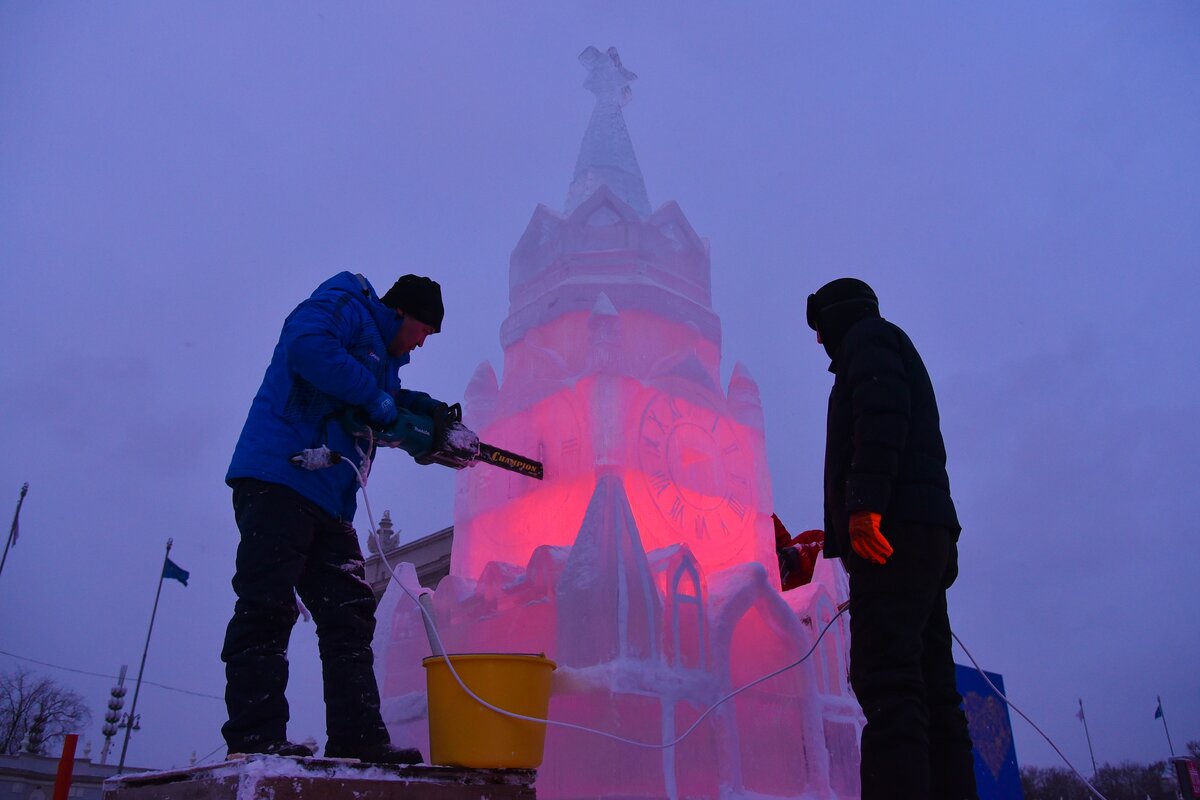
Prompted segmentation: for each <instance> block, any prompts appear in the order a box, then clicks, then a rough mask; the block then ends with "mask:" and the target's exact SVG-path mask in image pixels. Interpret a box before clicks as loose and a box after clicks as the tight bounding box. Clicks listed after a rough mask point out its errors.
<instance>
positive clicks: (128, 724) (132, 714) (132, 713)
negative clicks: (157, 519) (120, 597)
mask: <svg viewBox="0 0 1200 800" xmlns="http://www.w3.org/2000/svg"><path fill="white" fill-rule="evenodd" d="M173 542H174V540H173V539H167V552H166V553H164V554H163V563H162V568H161V569H159V571H158V590H157V591H155V593H154V610H153V611H151V612H150V627H149V629H147V631H146V646H145V647H144V648H142V665H141V666H140V667H138V676H137V683H135V684H134V686H133V702H132V703H130V704H129V717H128V718H127V719H126V721H125V741H124V742H123V743H122V744H121V761H120V763H118V764H117V774H118V775H120V774H121V773H122V772H123V771H124V769H125V751H126V750H128V749H129V734H130V733H131V732H132V731H133V726H134V723H135V722H136V721H137V713H136V712H137V701H138V692H140V691H141V689H142V673H143V672H144V671H145V670H146V654H147V653H148V652H150V634H151V633H153V632H154V618H155V617H156V616H157V615H158V598H159V597H160V596H161V595H162V585H163V576H164V575H165V574H166V571H167V557H168V556H170V555H171V544H172V543H173Z"/></svg>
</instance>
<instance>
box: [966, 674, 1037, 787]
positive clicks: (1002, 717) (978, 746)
mask: <svg viewBox="0 0 1200 800" xmlns="http://www.w3.org/2000/svg"><path fill="white" fill-rule="evenodd" d="M984 672H985V674H986V675H987V677H988V680H990V681H991V682H992V683H993V684H995V686H996V688H997V689H999V690H1000V691H1001V692H1004V679H1003V678H1002V677H1000V676H999V675H997V674H996V673H994V672H987V671H986V670H985V671H984ZM954 679H955V681H956V682H957V683H958V693H959V694H961V695H962V696H963V709H964V710H965V711H966V712H967V725H968V726H969V727H970V730H971V742H972V744H974V745H975V783H976V785H977V786H978V788H979V800H1025V794H1024V792H1022V791H1021V773H1020V770H1019V768H1018V767H1017V751H1016V748H1015V747H1014V745H1013V735H1012V721H1011V719H1010V718H1009V716H1008V704H1006V703H1005V702H1004V700H1002V699H1001V698H1000V696H999V695H997V694H996V692H994V691H993V690H992V688H991V687H990V686H988V685H987V681H985V680H984V679H983V676H981V675H980V674H979V672H978V671H977V670H976V669H975V668H974V667H964V666H963V665H962V664H955V665H954Z"/></svg>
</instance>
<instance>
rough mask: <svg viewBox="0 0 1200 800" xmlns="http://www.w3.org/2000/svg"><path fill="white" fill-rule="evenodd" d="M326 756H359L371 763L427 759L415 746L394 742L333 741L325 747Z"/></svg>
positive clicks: (414, 761)
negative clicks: (346, 743) (343, 743)
mask: <svg viewBox="0 0 1200 800" xmlns="http://www.w3.org/2000/svg"><path fill="white" fill-rule="evenodd" d="M325 757H326V758H357V759H358V760H359V761H364V762H367V763H369V764H395V765H402V764H420V763H421V762H422V761H424V760H425V757H424V756H422V755H421V751H420V750H418V749H417V748H415V747H396V746H395V745H393V744H388V743H386V742H385V743H382V744H369V745H357V746H352V747H339V746H338V745H337V744H336V743H331V744H329V745H326V747H325Z"/></svg>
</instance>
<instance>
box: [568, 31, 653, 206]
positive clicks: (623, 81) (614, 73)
mask: <svg viewBox="0 0 1200 800" xmlns="http://www.w3.org/2000/svg"><path fill="white" fill-rule="evenodd" d="M579 60H580V62H581V63H582V64H583V66H584V67H586V68H587V70H588V76H587V78H586V79H585V80H584V82H583V86H584V88H585V89H588V90H589V91H591V92H592V93H593V94H595V95H596V107H595V108H594V109H592V118H591V120H590V121H589V122H588V128H587V131H586V132H585V133H584V134H583V143H582V144H581V145H580V147H579V158H578V159H577V160H576V161H575V175H574V177H573V178H572V179H571V187H570V188H569V189H568V190H567V202H566V212H567V213H568V214H570V213H571V212H572V211H574V210H575V209H576V208H578V207H579V204H580V203H582V202H583V201H584V200H586V199H587V198H588V197H589V196H591V194H592V192H594V191H596V189H598V188H599V187H600V186H601V185H605V186H607V187H608V188H609V189H610V190H612V192H613V194H615V195H616V196H617V197H619V198H621V199H622V200H624V201H625V202H626V203H628V204H629V205H630V206H631V207H633V209H634V210H635V211H637V212H638V214H640V215H641V216H643V217H645V216H648V215H649V214H650V198H649V197H647V196H646V182H645V180H643V178H642V170H641V168H640V167H639V166H638V162H637V156H636V155H634V152H633V142H632V141H630V139H629V131H628V129H627V128H626V127H625V117H624V115H623V114H622V113H621V108H622V106H624V105H625V104H626V103H628V102H629V98H630V96H631V95H632V91H631V90H630V88H629V84H630V82H632V81H634V80H636V79H637V75H635V74H633V73H632V72H630V71H629V70H627V69H625V67H623V66H621V57H620V56H619V55H617V48H615V47H610V48H608V51H607V52H605V53H601V52H600V51H599V50H597V49H596V48H595V47H588V48H587V49H586V50H584V51H583V52H582V53H580V54H579Z"/></svg>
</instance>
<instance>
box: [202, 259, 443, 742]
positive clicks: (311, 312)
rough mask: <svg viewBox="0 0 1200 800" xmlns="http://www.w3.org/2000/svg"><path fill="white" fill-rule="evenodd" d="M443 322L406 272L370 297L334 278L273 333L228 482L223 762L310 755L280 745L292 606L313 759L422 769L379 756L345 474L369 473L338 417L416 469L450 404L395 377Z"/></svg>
mask: <svg viewBox="0 0 1200 800" xmlns="http://www.w3.org/2000/svg"><path fill="white" fill-rule="evenodd" d="M443 313H444V309H443V306H442V294H441V287H440V286H439V285H438V284H437V283H436V282H434V281H432V280H430V279H429V278H424V277H420V276H417V275H405V276H404V277H402V278H400V279H399V280H398V281H397V282H396V284H395V285H394V286H393V287H392V288H391V289H390V290H389V291H388V292H387V293H386V294H385V295H384V296H383V297H382V298H379V297H377V296H376V294H375V290H374V289H373V288H372V286H371V284H370V283H368V282H367V280H366V279H365V278H363V277H362V276H361V275H354V274H352V273H350V272H343V273H340V274H338V275H335V276H334V277H332V278H330V279H329V280H327V281H325V283H323V284H321V285H320V286H319V287H317V290H316V291H315V292H313V294H312V296H311V297H309V298H308V299H307V300H305V301H304V302H303V303H301V304H300V305H299V306H297V307H296V309H295V310H294V311H293V312H292V313H291V314H290V315H289V316H288V318H287V320H286V321H285V322H284V324H283V331H282V333H281V334H280V337H279V344H278V345H276V347H275V353H274V355H273V357H272V358H271V363H270V365H269V366H268V367H267V372H266V375H265V376H264V378H263V382H262V386H261V388H259V390H258V394H257V395H256V396H255V398H254V401H253V403H252V404H251V406H250V413H249V416H248V417H247V419H246V424H245V426H244V427H243V429H242V434H241V437H240V438H239V439H238V443H237V447H236V448H235V450H234V454H233V461H232V463H231V464H230V467H229V472H228V474H227V475H226V477H225V480H226V482H227V483H228V484H229V485H230V486H231V487H232V488H233V508H234V515H235V518H236V520H237V525H238V529H239V530H240V531H241V542H240V544H239V545H238V551H237V563H236V570H235V575H234V578H233V588H234V592H235V594H236V595H237V602H236V604H235V606H234V612H233V618H232V619H231V620H230V622H229V628H228V630H227V632H226V635H225V646H224V648H223V649H222V651H221V660H222V661H224V662H225V673H226V681H227V684H226V690H225V702H226V706H227V709H228V712H229V721H228V722H226V723H225V725H224V726H222V729H221V731H222V733H223V734H224V736H225V741H226V743H227V744H228V746H229V752H230V753H271V754H277V755H292V756H307V755H312V754H313V750H312V749H311V748H309V747H307V746H306V745H302V744H295V743H292V742H289V741H288V739H287V721H288V704H287V700H286V699H285V697H284V689H285V688H286V686H287V678H288V664H287V646H288V639H289V637H290V635H291V630H292V626H293V625H294V624H295V622H296V618H297V616H298V611H297V607H296V601H295V594H299V596H300V598H301V600H303V602H304V604H305V605H306V606H307V607H308V609H309V610H310V611H311V612H312V616H313V619H314V620H315V621H316V625H317V638H318V646H319V649H320V653H321V663H322V673H323V683H324V690H325V710H326V733H327V735H328V742H327V744H326V747H325V755H326V756H328V757H331V758H358V759H361V760H363V761H370V762H376V763H390V764H408V763H416V762H419V761H421V760H422V759H421V753H420V752H419V751H417V750H415V749H413V748H398V747H394V746H393V745H392V744H391V742H390V737H389V736H388V732H387V729H386V728H385V727H384V724H383V720H382V718H381V717H380V713H379V689H378V686H377V684H376V681H375V673H374V667H373V661H374V659H373V656H372V652H371V640H372V638H373V636H374V633H375V598H374V595H373V594H372V592H371V588H370V586H369V585H368V584H367V582H366V580H365V576H364V571H363V556H362V551H361V549H360V548H359V544H358V536H357V534H356V533H355V531H354V528H353V521H354V512H355V509H356V502H355V495H356V493H357V490H358V481H359V477H358V472H357V469H362V470H364V471H365V470H366V469H369V460H370V458H371V457H372V456H373V452H372V449H373V448H372V440H371V439H364V438H362V437H357V436H355V433H354V431H355V428H356V426H355V425H352V424H347V420H349V419H353V418H354V417H355V416H357V417H358V418H359V419H366V420H368V421H369V425H370V428H372V429H374V430H375V431H377V432H378V433H377V434H376V436H375V437H374V441H378V442H379V443H382V444H385V445H388V446H392V447H399V448H402V449H404V450H405V451H407V452H408V453H409V454H410V455H412V456H414V457H420V456H424V455H427V454H428V453H429V452H430V450H431V448H432V444H433V438H432V437H433V431H434V428H435V421H436V420H437V419H439V418H440V417H441V415H442V414H444V413H445V411H446V405H445V404H444V403H440V402H439V401H437V400H434V399H433V398H431V397H430V396H429V395H427V394H425V393H423V392H414V391H409V390H406V389H402V388H400V379H399V376H398V375H397V370H398V369H399V368H400V367H402V366H404V365H405V364H407V363H408V360H409V354H410V353H411V352H412V351H413V350H414V349H415V348H418V347H421V346H422V345H423V344H424V343H425V339H426V337H427V336H430V335H431V334H434V333H437V332H438V331H440V330H441V325H442V316H443ZM322 447H325V448H328V449H329V450H331V451H334V452H337V453H340V454H341V456H342V457H343V460H342V461H341V462H340V463H333V464H330V465H329V466H326V467H324V468H316V469H314V468H312V467H314V466H317V465H315V464H312V463H309V464H308V468H306V467H305V466H302V465H299V464H297V463H295V462H293V461H292V457H293V456H295V455H296V454H298V453H301V452H303V451H310V452H311V451H316V452H323V451H321V450H320V449H321V448H322ZM346 461H349V462H350V464H353V465H354V467H355V468H351V466H350V464H348V463H346Z"/></svg>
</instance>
